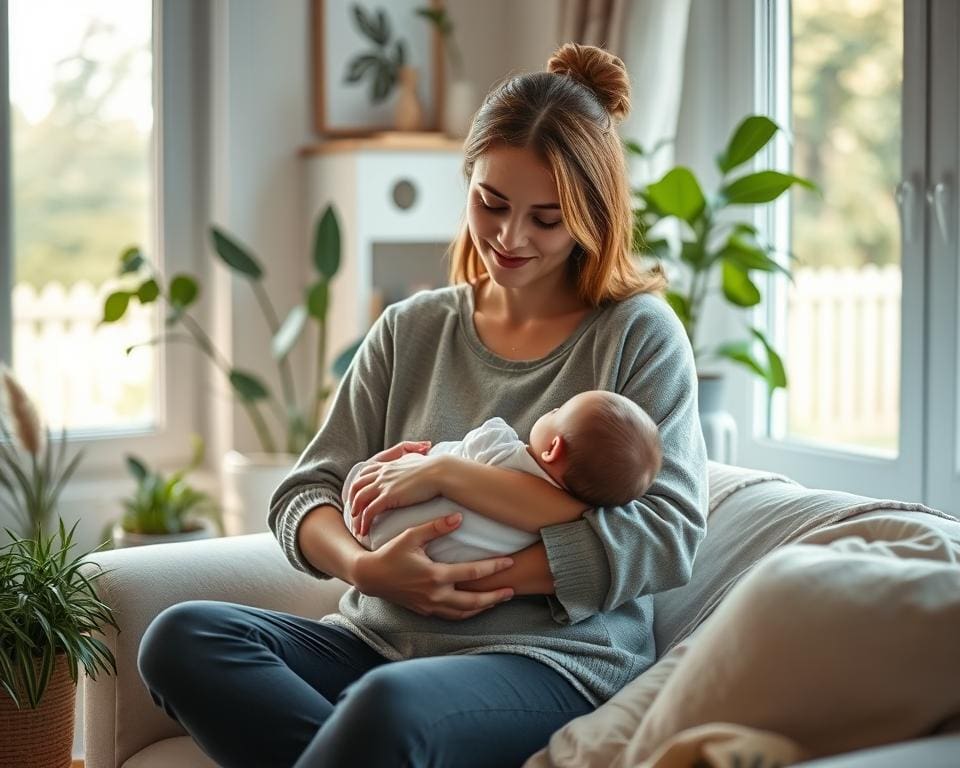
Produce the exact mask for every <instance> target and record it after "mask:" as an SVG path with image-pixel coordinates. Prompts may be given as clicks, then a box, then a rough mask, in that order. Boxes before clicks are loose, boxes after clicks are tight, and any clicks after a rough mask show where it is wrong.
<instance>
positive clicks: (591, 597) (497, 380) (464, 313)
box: [268, 284, 707, 704]
mask: <svg viewBox="0 0 960 768" xmlns="http://www.w3.org/2000/svg"><path fill="white" fill-rule="evenodd" d="M588 389H606V390H611V391H614V392H619V393H621V394H623V395H625V396H627V397H629V398H631V399H633V400H635V401H636V402H637V403H639V404H640V405H641V406H642V407H643V408H645V409H646V410H647V412H648V413H649V414H650V416H651V417H652V418H653V420H654V421H655V422H656V423H657V424H658V425H659V428H660V434H661V439H662V442H663V468H662V470H661V471H660V474H659V475H658V476H657V478H656V481H655V482H654V484H653V486H652V487H651V488H650V490H649V491H648V492H647V494H646V495H645V496H644V497H643V498H642V499H640V500H638V501H636V502H633V503H631V504H629V505H627V506H625V507H616V508H608V509H603V508H601V509H594V510H591V511H589V512H587V513H585V514H584V516H583V517H582V518H581V519H580V520H576V521H574V522H571V523H564V524H562V525H555V526H550V527H548V528H544V529H543V530H542V531H541V535H542V537H543V541H544V544H545V546H546V551H547V557H548V560H549V564H550V570H551V572H552V574H553V577H554V581H555V586H556V595H555V596H549V597H544V596H524V597H516V598H514V599H512V600H509V601H507V602H505V603H501V604H499V605H497V606H496V607H494V608H491V609H490V610H488V611H486V612H484V613H481V614H479V615H478V616H475V617H473V618H471V619H467V620H464V621H448V620H444V619H439V618H429V617H423V616H420V615H418V614H415V613H413V612H412V611H408V610H406V609H404V608H401V607H399V606H397V605H394V604H392V603H390V602H387V601H385V600H382V599H380V598H376V597H368V596H366V595H363V594H361V593H360V592H359V591H358V590H357V589H353V588H352V589H350V590H348V591H347V593H346V594H345V595H344V596H343V598H342V599H341V601H340V612H339V613H338V614H334V615H331V616H328V617H326V618H325V619H323V621H327V622H332V623H336V624H338V625H340V626H342V627H346V628H347V629H349V630H350V631H352V632H353V633H354V634H356V635H358V636H359V637H360V638H362V639H363V640H364V641H365V642H366V643H367V644H369V645H370V646H372V647H373V648H375V649H376V650H377V651H378V652H380V653H381V654H383V655H384V656H386V657H387V658H390V659H396V660H399V659H406V658H411V657H419V656H435V655H441V654H452V653H487V652H506V653H516V654H520V655H523V656H529V657H531V658H534V659H538V660H539V661H541V662H543V663H545V664H547V665H548V666H550V667H552V668H554V669H556V670H557V671H558V672H560V673H561V674H563V675H564V676H565V677H566V678H567V679H568V680H570V682H571V683H573V685H575V686H576V687H577V689H578V690H580V691H581V692H582V693H583V694H584V695H585V696H586V697H587V698H588V699H589V700H590V701H591V702H592V703H593V704H599V703H601V702H602V701H605V700H606V699H608V698H610V696H612V695H613V694H614V693H616V692H617V691H618V690H619V689H620V688H621V687H623V686H624V685H625V684H626V683H628V682H629V681H630V680H632V679H633V678H635V677H636V676H637V675H639V674H640V673H641V672H642V671H643V670H644V669H646V668H647V667H648V666H649V665H650V664H651V663H653V661H654V659H655V657H656V651H655V648H654V638H653V600H652V595H653V594H654V593H655V592H660V591H662V590H665V589H670V588H672V587H676V586H679V585H681V584H684V583H686V581H687V580H688V578H689V577H690V571H691V565H692V561H693V556H694V553H695V551H696V549H697V545H698V544H699V542H700V540H701V538H702V537H703V534H704V530H705V527H706V520H705V515H706V508H707V461H706V452H705V449H704V443H703V437H702V435H701V432H700V423H699V420H698V418H697V395H696V392H697V388H696V377H695V372H694V364H693V356H692V354H691V350H690V346H689V344H688V342H687V339H686V336H685V335H684V331H683V328H682V326H681V325H680V323H679V321H678V320H677V318H676V316H675V315H674V313H673V312H672V311H671V309H670V308H669V307H668V306H667V304H666V303H665V302H664V301H663V300H662V299H660V298H657V297H655V296H651V295H640V296H634V297H632V298H630V299H627V300H625V301H622V302H619V303H611V304H607V305H605V306H602V307H600V308H598V309H596V310H593V311H592V312H591V313H590V314H589V315H588V316H587V317H586V318H584V320H583V321H582V323H581V324H580V326H579V327H578V328H577V330H576V331H575V332H574V333H573V334H572V335H571V336H570V338H568V339H567V341H565V342H564V343H563V344H561V345H560V346H559V347H557V348H556V349H555V350H554V351H553V352H551V353H550V354H548V355H547V356H546V357H543V358H540V359H538V360H531V361H511V360H505V359H503V358H501V357H499V356H497V355H495V354H493V353H492V352H491V351H490V350H489V349H487V348H486V347H485V346H484V345H483V342H482V341H481V340H480V338H479V336H478V335H477V332H476V328H475V326H474V324H473V291H472V288H471V287H470V286H469V285H467V284H461V285H457V286H453V287H449V288H442V289H439V290H435V291H425V292H421V293H418V294H416V295H415V296H413V297H411V298H409V299H407V300H405V301H403V302H400V303H398V304H394V305H392V306H390V307H388V308H387V310H386V311H385V312H384V313H383V315H382V316H381V317H380V319H379V320H378V321H377V322H376V323H375V324H374V326H373V327H372V328H371V330H370V332H369V334H368V335H367V337H366V340H365V341H364V343H363V345H362V347H361V349H360V351H359V352H358V353H357V356H356V358H355V359H354V362H353V364H352V365H351V367H350V369H349V370H348V371H347V374H346V376H345V377H344V379H343V381H342V382H341V385H340V387H339V389H338V391H337V394H336V396H335V398H334V401H333V404H332V406H331V408H330V412H329V415H328V417H327V420H326V423H325V424H324V425H323V427H322V428H321V429H320V431H319V432H318V433H317V435H316V437H315V438H314V439H313V441H312V442H311V444H310V446H309V447H308V448H307V450H306V451H305V452H304V454H303V456H301V457H300V461H299V462H298V464H297V466H296V468H295V469H294V470H293V472H292V473H291V474H290V475H289V476H288V477H287V478H286V479H285V480H284V481H283V483H281V485H280V487H279V488H278V489H277V491H276V492H275V493H274V496H273V500H272V502H271V506H270V514H269V518H268V521H269V524H270V528H271V530H272V531H273V532H274V534H275V535H276V536H277V538H278V540H279V541H280V544H281V546H282V547H283V550H284V552H285V553H286V556H287V558H288V559H289V560H290V562H291V563H292V564H293V565H294V566H295V567H297V568H299V569H300V570H303V571H305V572H307V573H311V574H313V575H315V576H318V577H320V578H325V577H327V574H323V573H320V572H318V571H317V570H316V569H314V568H313V567H312V566H311V565H310V564H309V563H308V562H307V561H306V559H305V558H304V557H303V554H302V553H301V552H300V550H299V548H298V547H297V544H296V537H297V528H298V526H299V525H300V522H301V520H302V519H303V517H304V515H306V513H307V512H309V511H310V510H311V509H312V508H314V507H316V506H318V505H320V504H330V505H332V506H334V507H336V508H337V509H341V511H342V504H341V500H340V491H341V487H342V485H343V480H344V478H345V477H346V475H347V472H348V471H349V470H350V467H352V466H353V465H354V464H355V463H356V462H357V461H360V460H363V459H366V458H369V457H370V456H371V455H373V454H374V453H376V452H378V451H380V450H383V449H384V448H385V447H388V446H390V445H393V444H395V443H398V442H400V441H402V440H432V441H433V442H434V443H437V442H440V441H441V440H459V439H461V438H462V437H463V435H464V434H466V433H467V432H468V431H469V430H471V429H473V428H474V427H476V426H477V425H478V424H482V423H483V422H484V421H485V420H487V419H489V418H491V417H493V416H500V417H502V418H503V419H504V420H506V422H507V423H508V424H510V425H512V426H513V427H514V429H516V431H517V434H518V435H519V436H520V439H522V440H524V441H526V440H527V439H528V437H529V433H530V428H531V427H532V426H533V423H534V421H536V419H537V418H538V417H539V416H540V415H541V414H543V413H544V412H546V411H547V410H549V409H551V408H554V407H557V406H559V405H561V404H562V403H563V402H564V401H566V400H567V399H568V398H570V397H572V396H573V395H575V394H577V393H578V392H582V391H584V390H588ZM522 514H523V510H517V515H518V516H520V515H522Z"/></svg>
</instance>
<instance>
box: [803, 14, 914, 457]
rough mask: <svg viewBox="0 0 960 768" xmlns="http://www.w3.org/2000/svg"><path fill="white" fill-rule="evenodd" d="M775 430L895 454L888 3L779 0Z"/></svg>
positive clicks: (896, 92)
mask: <svg viewBox="0 0 960 768" xmlns="http://www.w3.org/2000/svg"><path fill="white" fill-rule="evenodd" d="M791 17H792V18H791V22H792V31H793V45H792V62H791V65H792V70H791V75H792V112H793V114H792V116H791V117H792V123H793V126H792V127H793V133H794V143H793V168H794V171H795V172H796V173H798V174H800V175H802V176H806V177H808V178H811V179H813V181H815V182H816V183H817V184H818V185H819V186H820V189H821V190H822V196H818V195H812V194H795V195H793V196H792V209H791V210H792V221H791V231H792V250H793V252H794V253H795V255H796V256H797V261H796V262H795V263H794V273H795V275H796V281H795V283H794V284H793V285H791V287H790V288H789V301H788V319H789V320H788V329H787V333H788V338H787V365H788V371H789V374H790V387H789V390H788V391H787V403H788V407H787V410H788V417H787V431H788V434H789V436H790V437H792V438H801V439H807V440H815V441H818V442H825V443H830V444H833V445H845V446H851V447H856V448H864V449H869V450H877V451H881V452H885V453H886V452H892V453H896V452H897V447H898V422H899V402H900V393H899V382H900V378H899V377H900V277H901V272H900V228H899V222H898V216H897V208H896V204H895V200H894V194H893V193H894V189H895V187H896V184H897V182H898V181H899V179H900V144H901V126H900V118H901V85H902V81H903V2H902V0H793V2H792V4H791Z"/></svg>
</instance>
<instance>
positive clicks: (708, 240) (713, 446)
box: [624, 115, 816, 461]
mask: <svg viewBox="0 0 960 768" xmlns="http://www.w3.org/2000/svg"><path fill="white" fill-rule="evenodd" d="M778 130H779V127H778V126H777V125H776V123H774V122H773V121H772V120H770V119H769V118H766V117H763V116H761V115H752V116H750V117H747V118H745V119H744V120H743V121H742V122H741V123H740V124H739V125H738V126H737V127H736V129H735V130H734V132H733V135H732V136H731V137H730V140H729V141H728V142H727V146H726V149H725V150H724V151H723V152H722V153H721V154H719V155H718V156H717V158H716V166H717V169H718V170H719V172H720V182H719V185H718V188H717V189H716V191H715V192H714V193H713V194H711V195H707V194H705V193H704V191H703V186H702V185H701V184H700V182H699V181H698V180H697V177H696V176H695V175H694V173H693V171H691V170H690V169H689V168H686V167H683V166H677V167H675V168H672V169H670V170H669V171H667V173H666V174H664V176H663V177H662V178H660V179H659V180H657V181H655V182H653V183H651V184H648V185H646V186H644V187H641V188H639V189H636V190H634V194H635V196H636V198H637V207H636V209H635V210H634V248H635V250H636V251H638V252H640V253H643V254H646V255H649V256H652V257H654V258H656V259H659V260H661V261H663V262H664V263H665V267H666V271H667V273H668V275H670V278H671V282H672V283H673V281H674V280H675V279H676V280H677V282H676V283H675V287H672V288H671V289H670V290H669V291H668V292H667V301H668V302H669V303H670V306H671V307H673V310H674V311H675V312H676V314H677V316H678V317H679V318H680V321H681V322H682V323H683V327H684V329H685V330H686V332H687V336H688V337H689V339H690V344H691V346H692V347H693V353H694V357H695V358H696V361H697V370H698V373H699V380H700V403H701V409H700V412H701V423H702V425H703V427H704V436H705V437H706V438H707V447H708V452H710V453H711V458H716V459H718V460H726V461H732V460H733V459H734V456H732V455H730V454H732V453H734V452H735V438H736V435H735V431H734V432H732V433H731V430H735V425H733V424H732V419H730V417H729V414H727V415H726V417H724V415H723V412H722V411H719V412H718V411H717V410H716V409H717V408H719V407H720V403H721V400H722V398H721V395H720V393H719V392H718V390H719V389H720V386H721V379H720V377H719V374H717V373H709V372H706V371H704V369H703V367H702V366H703V363H704V362H709V361H716V360H728V361H730V362H732V363H734V364H736V365H739V366H743V367H744V368H746V369H747V370H749V371H750V372H751V373H753V374H755V375H757V376H759V377H760V378H761V379H763V381H764V382H765V384H766V387H767V393H768V397H769V396H771V395H772V393H773V392H774V390H776V389H778V388H781V387H786V386H787V372H786V369H785V367H784V364H783V360H782V359H781V357H780V355H779V354H778V353H777V351H776V350H775V349H774V347H773V345H772V344H771V343H770V341H769V340H768V339H767V337H766V335H765V334H764V333H763V331H762V330H761V329H759V328H754V327H750V326H747V327H746V328H745V331H746V333H745V336H744V338H741V339H736V340H734V341H728V342H725V343H722V344H719V345H717V346H714V347H712V348H710V347H705V346H703V345H702V344H701V343H700V338H699V336H700V334H699V331H700V330H701V321H702V319H703V309H704V303H705V301H706V299H707V297H708V296H709V295H710V294H711V293H715V292H717V290H716V282H717V281H716V279H715V274H716V272H717V270H719V271H720V280H719V293H720V295H722V296H723V298H724V299H725V301H726V303H727V304H729V305H730V306H731V307H732V308H734V309H739V310H743V309H748V308H750V307H754V306H756V305H757V304H759V303H760V299H761V294H760V289H759V287H758V286H757V285H756V283H755V282H754V280H755V277H756V274H757V273H771V272H780V273H782V274H784V275H786V276H787V277H791V272H790V267H789V265H788V263H785V261H784V260H783V259H782V258H780V256H781V254H778V253H777V251H776V249H775V248H773V247H772V246H771V245H770V244H769V243H766V242H764V241H763V240H762V238H761V237H760V233H759V232H758V230H757V228H756V227H755V226H754V225H753V224H752V223H750V222H749V221H744V220H738V219H737V218H736V217H735V216H733V215H730V209H732V208H736V207H741V206H755V205H763V204H766V203H770V202H772V201H774V200H776V199H777V198H778V197H780V196H781V195H782V194H783V193H785V192H786V191H787V190H789V189H791V188H792V187H794V186H800V187H805V188H807V189H811V190H816V186H815V185H814V184H813V183H812V182H811V181H809V180H808V179H804V178H801V177H800V176H795V175H793V174H789V173H781V172H779V171H774V170H760V171H749V172H747V173H742V174H740V175H738V176H736V178H731V177H730V176H731V174H732V173H733V172H734V171H737V170H738V169H742V168H743V166H744V164H746V163H747V162H748V161H750V160H752V159H753V157H754V156H755V155H756V154H757V153H758V152H759V151H760V150H761V149H763V148H764V147H765V146H766V145H767V144H768V143H769V142H770V141H771V140H772V139H773V137H774V136H775V135H776V133H777V131H778ZM624 145H625V147H626V149H627V151H628V152H630V153H631V154H634V155H637V156H639V157H643V158H649V156H650V155H651V154H652V153H653V152H655V151H656V148H654V149H653V150H651V151H650V152H647V151H645V150H644V149H643V147H641V146H639V145H638V144H637V143H636V142H632V141H627V142H625V143H624ZM659 146H662V143H661V144H658V147H659ZM668 220H669V221H672V222H676V226H677V227H678V229H679V238H672V239H671V238H668V237H665V236H664V228H663V227H661V226H659V225H660V224H661V223H662V222H664V221H668ZM783 256H787V257H788V258H789V257H791V255H790V254H783ZM731 442H732V443H733V444H731Z"/></svg>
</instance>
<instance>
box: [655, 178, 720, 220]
mask: <svg viewBox="0 0 960 768" xmlns="http://www.w3.org/2000/svg"><path fill="white" fill-rule="evenodd" d="M647 196H648V197H649V198H650V200H651V202H653V204H654V205H655V206H656V208H657V209H658V210H659V211H660V212H661V213H662V214H663V215H664V216H676V217H677V218H678V219H682V220H683V221H686V222H688V223H689V224H693V222H694V221H696V219H697V217H698V216H699V215H700V214H701V213H702V212H703V209H704V206H705V205H706V202H707V201H706V199H705V198H704V196H703V190H701V189H700V184H699V182H697V178H696V176H694V175H693V172H692V171H691V170H690V169H689V168H685V167H683V166H679V167H677V168H673V169H672V170H670V171H668V172H667V174H666V175H665V176H664V177H663V178H662V179H660V181H658V182H656V183H654V184H651V185H650V186H649V187H647Z"/></svg>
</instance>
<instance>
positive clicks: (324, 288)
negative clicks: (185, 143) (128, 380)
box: [102, 206, 360, 533]
mask: <svg viewBox="0 0 960 768" xmlns="http://www.w3.org/2000/svg"><path fill="white" fill-rule="evenodd" d="M210 237H211V241H212V244H213V250H214V253H215V255H216V256H217V257H218V258H219V259H220V261H221V262H222V263H223V264H225V265H226V266H227V267H228V268H229V269H230V270H231V271H232V272H233V273H234V274H235V275H236V276H237V277H239V278H241V279H243V280H245V281H247V283H248V284H249V285H250V288H251V290H252V291H253V294H254V296H255V298H256V302H257V306H259V307H260V310H261V313H262V315H263V318H264V321H265V322H266V324H267V326H268V327H269V329H270V332H271V344H270V349H269V350H265V357H270V358H272V359H273V361H274V363H275V364H276V366H277V374H278V377H279V381H280V397H279V398H277V397H275V396H274V394H273V392H272V391H271V390H270V388H269V386H268V385H267V383H266V382H265V381H263V379H261V378H260V377H259V376H258V375H256V374H255V373H253V372H251V371H246V370H243V369H240V368H238V367H236V366H234V365H233V364H232V363H231V362H230V360H229V359H228V358H227V356H226V355H224V354H223V353H222V352H221V351H220V350H219V349H218V348H217V346H216V345H215V344H214V342H213V340H212V339H211V338H210V336H209V335H208V334H207V332H206V331H205V330H204V328H203V324H202V323H201V322H200V321H199V320H198V319H197V318H196V317H195V316H194V314H193V309H194V308H195V306H196V303H197V301H198V299H199V296H200V292H201V288H200V283H199V281H198V280H197V278H196V277H194V276H192V275H188V274H177V275H174V276H173V278H172V279H171V280H170V281H169V283H166V282H165V281H164V280H163V278H162V276H161V275H160V274H159V273H158V272H157V270H156V269H155V268H154V267H153V266H152V265H151V264H150V263H149V262H148V261H147V259H146V258H145V257H144V255H143V253H142V252H141V250H140V249H139V248H137V247H132V248H128V249H126V250H125V251H124V252H123V253H122V254H121V255H120V266H119V274H120V275H121V276H122V277H123V278H124V279H125V280H127V281H128V282H129V283H130V285H129V287H127V288H125V289H121V290H117V291H114V292H113V293H111V294H110V295H108V296H107V298H106V300H105V301H104V308H103V320H102V322H104V323H115V322H117V321H118V320H120V319H121V318H122V317H123V316H124V314H125V313H126V311H127V308H128V307H129V305H130V303H131V302H140V303H141V304H151V303H153V302H161V301H162V302H164V303H165V304H166V305H167V307H168V312H167V316H166V321H165V327H164V331H163V333H162V334H161V335H160V336H159V337H157V338H155V339H152V340H149V341H145V342H144V344H158V343H165V342H167V341H186V342H188V343H192V344H193V345H194V346H195V347H196V348H197V349H198V350H199V351H200V353H201V354H203V355H205V356H206V357H207V358H208V359H209V360H210V361H211V362H212V363H213V365H214V367H215V368H216V369H217V370H219V371H220V372H221V373H222V374H223V376H224V378H225V379H226V380H227V382H229V385H230V388H231V390H232V392H233V395H234V397H235V398H236V401H237V402H238V404H239V405H240V406H241V408H243V410H244V412H245V413H246V414H247V416H248V418H249V419H250V422H251V424H252V425H253V428H254V430H255V431H256V434H257V437H258V439H259V442H260V448H261V453H259V454H245V455H244V454H240V453H237V452H235V451H231V452H230V453H229V454H228V455H227V457H226V458H225V460H224V473H225V479H226V486H227V487H226V488H225V504H224V507H225V518H224V522H225V525H226V529H227V531H226V532H227V533H242V532H248V531H254V530H263V529H264V527H265V520H266V507H267V503H268V501H269V498H270V495H271V493H272V492H273V489H274V488H276V486H277V484H278V483H279V482H280V480H281V479H283V477H284V476H285V475H286V474H287V473H288V472H289V471H290V468H291V467H292V466H293V463H294V462H295V460H296V457H297V456H298V455H299V454H300V453H301V452H302V451H303V449H304V448H305V447H306V446H307V443H308V442H309V441H310V439H311V438H312V437H313V435H314V434H315V433H316V431H317V430H318V429H319V427H320V423H321V419H322V418H323V415H324V407H325V404H326V401H327V399H328V397H329V396H330V394H331V392H332V386H331V382H329V381H328V378H327V373H328V362H327V312H328V308H329V304H330V283H331V281H332V280H333V278H334V276H335V275H336V274H337V271H338V270H339V268H340V226H339V223H338V222H337V217H336V214H335V212H334V210H333V207H332V206H328V207H327V208H326V209H325V210H324V211H323V213H322V214H321V215H320V216H319V217H318V219H317V222H316V225H315V227H314V237H313V249H312V254H311V255H312V259H311V260H312V263H313V266H314V269H315V270H316V275H315V277H314V279H313V282H312V283H311V284H310V285H309V286H308V287H307V288H306V289H305V291H304V294H303V299H302V301H300V302H299V303H297V304H296V305H294V306H293V307H291V308H290V309H289V310H288V311H287V313H286V315H285V317H284V319H283V320H281V319H280V314H279V313H278V312H277V310H276V308H275V307H274V305H273V303H272V302H271V300H270V297H269V296H268V295H267V292H266V289H265V288H264V284H263V280H264V269H263V267H262V266H261V264H260V262H259V260H258V259H257V258H256V257H255V256H254V255H253V253H252V252H251V251H250V249H248V248H247V247H245V246H244V245H242V244H241V243H240V242H239V241H238V240H236V239H235V238H234V237H232V236H230V235H229V234H227V233H226V232H224V231H223V230H222V229H220V228H219V227H216V226H214V227H211V228H210ZM311 321H312V322H313V323H314V324H315V325H316V328H317V336H316V338H317V351H316V355H315V367H314V381H313V384H312V386H311V388H310V390H309V391H308V392H307V393H306V394H299V395H298V393H297V391H296V387H295V386H294V379H293V371H292V368H291V366H290V361H289V354H290V352H291V350H292V349H293V348H294V346H295V345H296V344H297V342H298V341H299V340H300V339H301V338H302V337H303V331H304V329H305V328H306V326H307V324H308V323H309V322H311ZM359 345H360V342H359V341H357V342H356V343H354V344H352V345H351V346H350V347H349V348H348V349H346V350H344V351H343V352H341V353H340V354H339V355H338V356H337V357H336V359H335V360H334V361H333V364H332V365H331V366H329V371H330V372H332V374H333V376H334V377H339V376H342V375H343V373H344V372H345V371H346V369H347V367H348V366H349V364H350V361H351V360H352V359H353V355H354V354H355V352H356V350H357V349H358V348H359ZM133 348H134V347H131V348H130V349H128V350H127V351H128V352H129V351H130V350H131V349H133ZM267 412H269V413H272V414H274V415H275V416H276V420H277V421H278V422H279V424H280V426H281V429H282V432H281V437H280V439H279V440H277V439H276V436H275V431H276V427H271V426H270V424H268V421H267V418H266V415H265V414H266V413H267Z"/></svg>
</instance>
